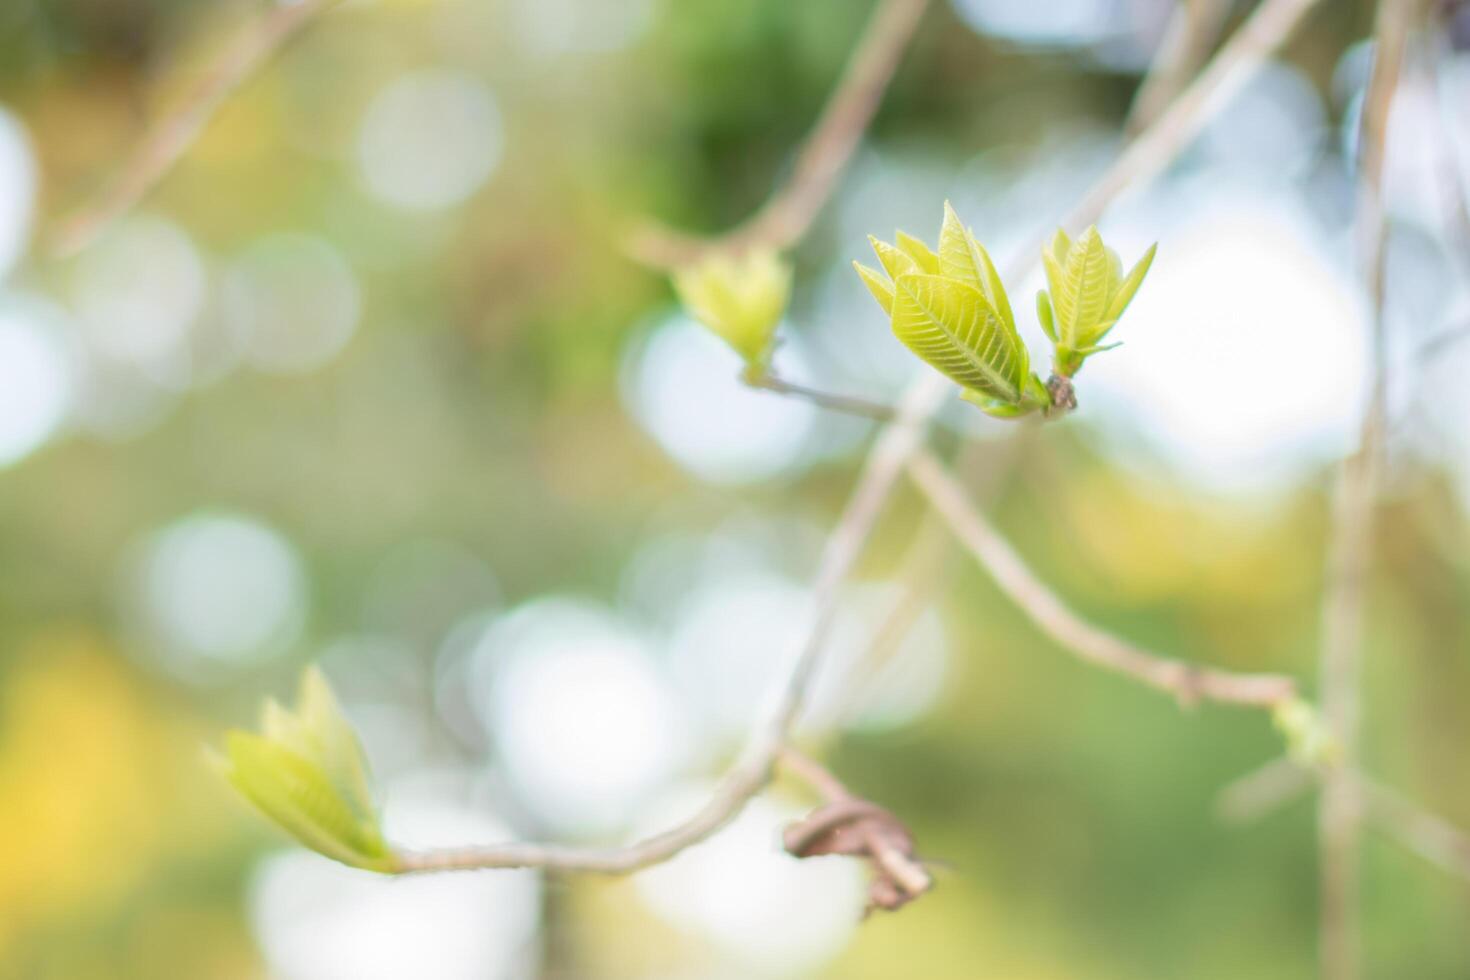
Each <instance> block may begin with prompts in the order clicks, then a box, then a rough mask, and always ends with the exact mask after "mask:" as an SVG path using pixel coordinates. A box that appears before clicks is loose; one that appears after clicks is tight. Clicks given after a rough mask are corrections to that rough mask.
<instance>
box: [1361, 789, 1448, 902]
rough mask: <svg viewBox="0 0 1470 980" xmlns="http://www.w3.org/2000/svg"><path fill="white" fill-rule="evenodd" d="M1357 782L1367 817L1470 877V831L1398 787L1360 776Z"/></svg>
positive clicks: (1433, 861)
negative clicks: (1414, 800)
mask: <svg viewBox="0 0 1470 980" xmlns="http://www.w3.org/2000/svg"><path fill="white" fill-rule="evenodd" d="M1357 781H1358V787H1359V793H1360V795H1361V797H1362V801H1363V817H1364V819H1366V820H1367V821H1368V822H1369V823H1371V824H1372V825H1373V826H1374V827H1376V828H1377V829H1378V830H1380V831H1382V832H1383V833H1385V834H1387V835H1388V836H1390V837H1392V838H1394V839H1395V840H1397V841H1398V842H1399V843H1400V844H1402V845H1404V847H1406V848H1408V849H1409V850H1411V851H1413V852H1414V853H1415V854H1418V855H1419V856H1420V857H1422V858H1424V859H1425V860H1426V861H1429V862H1430V863H1431V864H1436V865H1438V866H1439V867H1441V868H1443V869H1444V870H1446V871H1448V872H1450V873H1451V874H1457V875H1459V876H1460V877H1462V878H1465V879H1467V880H1470V834H1466V833H1465V832H1464V831H1463V830H1460V829H1459V828H1458V827H1455V826H1454V825H1452V824H1451V823H1449V821H1447V820H1444V819H1443V818H1441V817H1437V816H1435V815H1434V814H1432V813H1428V812H1426V811H1424V810H1422V809H1420V808H1419V807H1418V806H1416V805H1415V804H1413V803H1411V802H1410V801H1408V800H1407V799H1405V798H1404V797H1403V796H1402V795H1400V794H1399V793H1398V792H1397V791H1395V790H1392V789H1389V788H1388V787H1386V786H1383V785H1381V784H1379V783H1377V782H1374V781H1373V780H1371V779H1369V778H1367V777H1365V776H1361V775H1360V776H1358V777H1357Z"/></svg>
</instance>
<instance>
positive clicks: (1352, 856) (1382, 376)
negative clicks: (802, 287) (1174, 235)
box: [1317, 0, 1413, 980]
mask: <svg viewBox="0 0 1470 980" xmlns="http://www.w3.org/2000/svg"><path fill="white" fill-rule="evenodd" d="M1412 14H1413V3H1412V2H1411V0H1379V4H1378V14H1377V24H1376V27H1375V32H1374V33H1375V43H1374V53H1373V72H1372V75H1371V76H1370V77H1369V80H1368V90H1367V93H1366V95H1365V97H1364V101H1363V116H1362V123H1361V132H1360V136H1359V142H1358V156H1359V160H1358V179H1359V183H1358V202H1357V217H1356V228H1355V231H1356V238H1357V249H1358V264H1359V272H1360V275H1361V278H1362V281H1363V286H1364V291H1365V292H1366V293H1367V295H1368V297H1369V301H1370V305H1371V310H1372V317H1373V355H1374V356H1373V364H1374V368H1373V382H1372V393H1371V395H1370V396H1369V402H1368V406H1367V409H1366V411H1365V412H1364V414H1363V420H1362V425H1361V428H1360V431H1359V437H1358V449H1357V452H1356V453H1355V454H1354V455H1353V456H1352V457H1351V458H1350V459H1348V460H1347V461H1345V462H1344V464H1343V467H1342V471H1341V475H1340V476H1339V479H1338V485H1337V500H1336V506H1335V508H1334V514H1333V521H1332V530H1331V537H1330V541H1331V544H1330V552H1329V556H1328V568H1327V585H1326V588H1325V590H1324V595H1323V600H1322V645H1321V652H1320V656H1319V662H1318V674H1319V684H1320V688H1321V699H1322V717H1323V721H1324V722H1325V723H1326V725H1327V729H1328V731H1329V733H1330V734H1331V735H1332V737H1333V738H1334V739H1335V740H1336V742H1337V743H1338V745H1339V747H1340V751H1341V753H1342V759H1341V765H1340V766H1337V767H1334V768H1333V769H1332V770H1330V771H1329V772H1328V773H1327V776H1326V778H1325V779H1324V781H1323V786H1322V795H1321V798H1320V800H1319V804H1318V811H1317V828H1318V841H1319V854H1320V868H1319V874H1320V876H1321V882H1320V891H1321V894H1320V908H1319V916H1320V921H1319V929H1320V932H1319V942H1320V945H1321V949H1320V956H1321V976H1322V978H1323V980H1354V978H1355V977H1357V976H1358V975H1359V962H1358V961H1359V955H1358V952H1359V931H1360V930H1359V924H1358V914H1359V909H1358V905H1359V900H1358V892H1359V882H1358V837H1359V833H1358V822H1359V815H1360V810H1361V806H1362V802H1361V799H1360V795H1361V794H1360V793H1359V787H1358V785H1357V783H1356V782H1355V781H1354V780H1352V779H1350V778H1347V777H1346V776H1344V775H1343V774H1344V773H1347V772H1351V771H1352V770H1353V769H1355V768H1356V766H1357V759H1358V749H1357V743H1358V727H1359V713H1360V701H1361V692H1360V686H1361V674H1362V659H1363V593H1364V587H1365V580H1366V578H1367V575H1368V569H1369V565H1370V557H1371V550H1372V548H1371V543H1372V536H1373V518H1374V499H1375V497H1376V496H1377V490H1378V471H1379V468H1380V466H1381V464H1382V459H1381V456H1382V445H1383V435H1384V429H1385V426H1386V418H1385V416H1386V414H1387V404H1388V401H1387V387H1388V352H1387V336H1386V322H1385V318H1384V309H1383V305H1384V270H1385V264H1384V257H1385V256H1384V251H1385V249H1384V245H1385V241H1386V238H1387V233H1388V227H1387V221H1386V218H1385V212H1384V206H1383V198H1382V186H1383V166H1384V159H1385V156H1386V154H1387V137H1388V118H1389V110H1390V107H1391V104H1392V102H1393V95H1394V92H1395V91H1396V90H1397V88H1398V81H1399V72H1400V68H1401V65H1402V63H1403V58H1404V49H1405V45H1406V43H1407V39H1408V33H1409V24H1410V20H1411V17H1412Z"/></svg>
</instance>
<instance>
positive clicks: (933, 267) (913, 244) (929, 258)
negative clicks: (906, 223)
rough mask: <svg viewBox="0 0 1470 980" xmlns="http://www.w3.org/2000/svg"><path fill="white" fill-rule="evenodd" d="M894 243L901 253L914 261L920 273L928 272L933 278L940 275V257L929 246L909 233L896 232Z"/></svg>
mask: <svg viewBox="0 0 1470 980" xmlns="http://www.w3.org/2000/svg"><path fill="white" fill-rule="evenodd" d="M893 242H894V244H895V245H897V246H898V248H899V251H901V252H903V253H904V254H905V255H907V256H908V257H909V258H911V259H913V260H914V264H915V265H917V266H918V267H919V268H918V271H919V272H926V273H928V274H929V275H931V276H934V275H938V274H939V271H940V270H939V256H937V255H935V254H934V253H933V252H932V251H931V250H930V249H929V246H928V245H925V244H924V243H923V242H922V241H920V240H919V239H917V238H915V237H914V236H913V235H910V234H909V233H908V232H904V231H900V232H896V233H895V234H894V236H893Z"/></svg>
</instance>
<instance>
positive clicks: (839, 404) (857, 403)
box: [740, 371, 893, 422]
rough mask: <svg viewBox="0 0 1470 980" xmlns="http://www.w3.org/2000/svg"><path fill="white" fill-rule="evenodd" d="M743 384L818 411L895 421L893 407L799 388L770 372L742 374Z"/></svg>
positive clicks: (799, 386)
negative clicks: (795, 401)
mask: <svg viewBox="0 0 1470 980" xmlns="http://www.w3.org/2000/svg"><path fill="white" fill-rule="evenodd" d="M740 380H742V381H744V382H745V383H746V384H747V385H749V386H750V387H752V388H762V389H764V390H766V391H774V392H775V393H776V394H778V395H791V396H792V397H795V398H801V399H803V400H805V401H808V402H810V403H811V404H813V405H816V406H817V407H818V408H825V409H829V410H831V411H834V412H841V413H843V414H844V415H855V416H857V417H858V418H865V419H875V420H877V421H879V422H890V421H892V420H893V408H892V406H890V405H880V404H879V403H878V402H871V401H868V400H867V399H866V398H856V397H854V396H852V395H835V394H832V393H831V392H826V391H820V390H818V389H816V388H808V387H807V386H806V385H800V384H797V383H796V382H794V381H787V380H786V379H785V378H781V377H777V376H776V375H774V374H772V373H771V372H770V371H765V372H763V373H761V374H752V373H749V372H747V373H744V374H741V376H740Z"/></svg>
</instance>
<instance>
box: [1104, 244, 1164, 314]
mask: <svg viewBox="0 0 1470 980" xmlns="http://www.w3.org/2000/svg"><path fill="white" fill-rule="evenodd" d="M1158 250H1159V246H1158V244H1157V243H1155V244H1153V245H1150V246H1149V247H1148V251H1147V252H1144V253H1143V258H1141V259H1139V260H1138V263H1137V264H1136V265H1135V266H1134V267H1133V268H1132V270H1130V271H1129V273H1128V278H1126V279H1124V280H1123V281H1122V282H1121V283H1119V284H1118V286H1117V287H1116V288H1115V289H1114V290H1113V294H1112V296H1111V298H1110V299H1109V300H1108V309H1107V313H1106V317H1107V319H1108V320H1109V321H1110V323H1109V326H1110V327H1111V325H1112V324H1113V323H1116V322H1118V318H1119V317H1121V316H1122V315H1123V311H1124V310H1126V309H1127V308H1128V304H1129V303H1130V302H1131V301H1132V300H1133V294H1134V293H1136V292H1138V287H1139V285H1141V284H1142V283H1143V277H1144V276H1146V275H1148V270H1149V267H1150V266H1152V265H1153V264H1154V253H1155V252H1157V251H1158ZM1104 332H1106V331H1104ZM1099 337H1101V335H1099Z"/></svg>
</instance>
